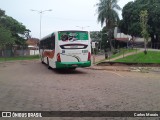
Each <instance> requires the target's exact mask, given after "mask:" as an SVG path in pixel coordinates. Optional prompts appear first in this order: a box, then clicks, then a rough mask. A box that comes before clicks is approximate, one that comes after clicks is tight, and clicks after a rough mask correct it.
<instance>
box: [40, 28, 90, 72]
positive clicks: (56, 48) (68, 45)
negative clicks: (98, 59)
mask: <svg viewBox="0 0 160 120" xmlns="http://www.w3.org/2000/svg"><path fill="white" fill-rule="evenodd" d="M40 57H41V62H42V63H46V64H47V65H48V68H50V67H51V68H57V69H63V68H71V69H72V68H77V67H89V66H91V39H90V34H89V32H87V31H57V32H53V33H52V34H50V35H48V36H46V37H44V38H42V39H41V40H40Z"/></svg>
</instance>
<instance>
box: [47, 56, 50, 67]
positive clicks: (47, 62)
mask: <svg viewBox="0 0 160 120" xmlns="http://www.w3.org/2000/svg"><path fill="white" fill-rule="evenodd" d="M47 67H48V69H51V67H50V66H49V60H48V58H47Z"/></svg>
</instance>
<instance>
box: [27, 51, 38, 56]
mask: <svg viewBox="0 0 160 120" xmlns="http://www.w3.org/2000/svg"><path fill="white" fill-rule="evenodd" d="M29 52H30V55H39V50H30V51H29Z"/></svg>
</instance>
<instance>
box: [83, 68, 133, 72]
mask: <svg viewBox="0 0 160 120" xmlns="http://www.w3.org/2000/svg"><path fill="white" fill-rule="evenodd" d="M85 69H90V70H107V71H124V72H132V71H131V70H127V69H126V70H122V69H109V68H108V69H107V68H96V67H87V68H85Z"/></svg>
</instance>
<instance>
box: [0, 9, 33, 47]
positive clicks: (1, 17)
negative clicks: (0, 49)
mask: <svg viewBox="0 0 160 120" xmlns="http://www.w3.org/2000/svg"><path fill="white" fill-rule="evenodd" d="M0 27H1V30H0V32H1V33H0V35H1V36H3V37H1V40H0V41H1V43H2V41H3V45H7V44H13V43H15V44H17V45H22V44H25V39H26V38H27V37H28V36H29V32H30V30H28V29H26V27H25V26H24V25H23V24H22V23H20V22H18V21H17V20H15V19H14V18H12V17H10V16H7V15H5V11H3V10H1V9H0ZM3 34H4V35H3ZM1 46H2V44H1Z"/></svg>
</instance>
